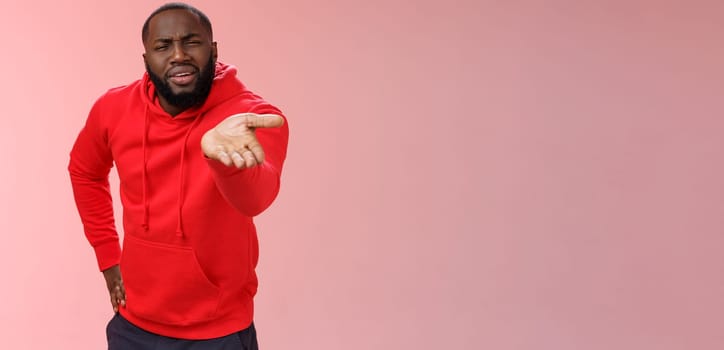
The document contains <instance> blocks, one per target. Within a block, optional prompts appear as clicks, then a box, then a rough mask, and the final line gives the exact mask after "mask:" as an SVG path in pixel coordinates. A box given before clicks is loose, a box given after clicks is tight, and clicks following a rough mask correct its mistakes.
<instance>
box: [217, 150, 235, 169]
mask: <svg viewBox="0 0 724 350" xmlns="http://www.w3.org/2000/svg"><path fill="white" fill-rule="evenodd" d="M216 157H217V160H218V161H220V162H222V163H224V165H226V166H231V164H233V160H232V159H231V157H230V156H229V154H228V153H226V151H224V149H223V148H221V147H220V149H219V150H218V151H217V152H216Z"/></svg>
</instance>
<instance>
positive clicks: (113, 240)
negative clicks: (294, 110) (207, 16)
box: [68, 63, 289, 339]
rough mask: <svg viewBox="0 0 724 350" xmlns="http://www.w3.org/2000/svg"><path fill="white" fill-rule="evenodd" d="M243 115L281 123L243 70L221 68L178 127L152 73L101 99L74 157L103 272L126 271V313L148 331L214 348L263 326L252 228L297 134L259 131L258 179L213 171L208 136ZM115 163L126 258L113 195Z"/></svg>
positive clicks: (78, 191) (72, 167)
mask: <svg viewBox="0 0 724 350" xmlns="http://www.w3.org/2000/svg"><path fill="white" fill-rule="evenodd" d="M244 112H250V113H259V114H262V113H273V114H278V115H281V112H280V111H279V110H278V109H277V108H276V107H274V106H272V105H270V104H269V103H267V102H265V101H264V100H262V99H261V98H260V97H259V96H257V95H255V94H253V93H252V92H250V91H249V90H247V89H246V88H245V87H244V85H243V84H242V83H241V82H240V81H239V80H238V79H237V78H236V68H234V67H232V66H229V65H224V64H221V63H217V65H216V76H215V78H214V82H213V86H212V88H211V93H210V94H209V97H208V99H207V100H206V102H205V103H204V104H203V106H201V107H199V108H193V109H189V110H186V111H184V112H182V113H181V114H178V115H176V116H175V117H172V116H171V115H169V114H168V113H166V112H165V111H164V110H163V108H161V106H160V105H159V102H158V99H157V98H156V95H155V89H154V86H153V84H152V83H151V81H150V80H149V78H148V74H147V73H146V74H145V75H144V76H143V78H142V79H140V80H137V81H135V82H134V83H132V84H130V85H128V86H124V87H120V88H116V89H112V90H110V91H108V92H107V93H106V94H105V95H103V96H102V97H101V98H100V99H98V101H97V102H96V103H95V105H94V106H93V108H92V109H91V111H90V114H89V116H88V120H87V122H86V125H85V127H84V128H83V130H81V132H80V134H79V135H78V139H77V140H76V142H75V145H74V146H73V150H72V151H71V154H70V164H69V166H68V170H69V171H70V177H71V182H72V184H73V192H74V195H75V201H76V205H77V207H78V211H79V213H80V217H81V220H82V222H83V227H84V230H85V234H86V237H87V238H88V241H89V242H90V243H91V245H92V246H93V248H94V249H95V253H96V257H97V260H98V266H99V268H100V269H101V270H105V269H107V268H109V267H111V266H113V265H116V264H119V263H120V268H121V274H122V276H123V282H124V285H125V287H126V307H125V308H123V307H121V308H120V313H121V314H122V315H123V316H124V317H125V318H126V319H128V320H129V321H130V322H132V323H134V324H135V325H137V326H139V327H141V328H143V329H145V330H147V331H149V332H153V333H157V334H161V335H165V336H169V337H175V338H184V339H207V338H214V337H220V336H224V335H227V334H230V333H233V332H236V331H239V330H242V329H244V328H246V327H248V326H249V325H250V324H251V322H252V319H253V297H254V295H255V294H256V289H257V278H256V273H255V271H254V269H255V267H256V264H257V259H258V253H259V248H258V242H257V236H256V228H255V226H254V222H253V219H252V217H253V216H255V215H258V214H259V213H261V212H262V211H263V210H264V209H266V208H267V207H268V206H269V205H270V204H271V202H272V201H273V200H274V198H275V197H276V195H277V193H278V192H279V178H280V175H281V170H282V164H283V162H284V159H285V157H286V149H287V140H288V137H289V129H288V127H287V123H284V126H283V127H281V128H273V129H257V130H256V135H257V138H258V139H259V141H260V143H261V144H262V146H263V147H264V153H265V160H264V163H263V164H261V165H259V166H256V167H254V168H250V169H244V170H238V169H236V168H233V167H226V166H224V165H223V164H222V163H220V162H218V161H214V160H210V159H208V158H206V157H204V155H203V153H202V151H201V146H200V143H201V136H203V135H204V133H205V132H206V131H207V130H209V129H211V128H213V127H214V126H216V124H218V123H219V122H221V121H222V120H224V119H225V118H226V117H228V116H230V115H232V114H236V113H244ZM114 162H115V165H116V167H117V171H118V175H119V178H120V193H121V202H122V204H123V229H124V239H123V251H122V253H121V247H120V245H119V241H118V234H117V233H116V228H115V223H114V221H113V205H112V203H111V195H110V192H109V186H108V173H109V171H110V169H111V167H112V166H113V163H114Z"/></svg>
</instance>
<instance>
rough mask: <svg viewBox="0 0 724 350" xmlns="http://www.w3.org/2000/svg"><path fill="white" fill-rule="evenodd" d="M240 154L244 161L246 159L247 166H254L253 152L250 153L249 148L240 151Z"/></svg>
mask: <svg viewBox="0 0 724 350" xmlns="http://www.w3.org/2000/svg"><path fill="white" fill-rule="evenodd" d="M242 156H243V157H244V161H246V167H247V168H251V167H253V166H256V158H254V153H252V152H251V151H250V150H248V149H247V150H245V151H244V153H242Z"/></svg>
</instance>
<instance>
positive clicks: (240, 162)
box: [231, 151, 246, 169]
mask: <svg viewBox="0 0 724 350" xmlns="http://www.w3.org/2000/svg"><path fill="white" fill-rule="evenodd" d="M231 160H232V161H233V162H234V166H236V167H237V168H239V169H241V168H243V167H244V165H245V164H246V161H245V160H244V157H242V156H241V154H239V152H237V151H233V152H231Z"/></svg>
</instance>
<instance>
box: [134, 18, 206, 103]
mask: <svg viewBox="0 0 724 350" xmlns="http://www.w3.org/2000/svg"><path fill="white" fill-rule="evenodd" d="M144 47H145V50H146V52H145V54H144V55H143V58H144V61H145V63H146V70H147V71H148V74H149V76H150V78H151V81H152V82H153V84H154V85H155V86H156V91H157V93H158V95H159V99H160V100H161V105H162V106H163V107H164V109H166V110H167V111H169V112H170V113H171V114H176V113H179V112H181V111H183V110H185V109H187V108H189V107H193V106H197V105H200V104H202V103H203V102H204V100H206V97H207V96H208V94H209V91H210V89H211V83H212V81H213V77H214V64H215V63H216V55H217V51H216V43H215V42H212V41H211V37H210V33H209V32H208V31H207V30H206V29H205V28H204V27H203V26H202V25H201V22H200V21H199V18H198V17H197V16H196V15H195V14H193V13H191V12H189V11H186V10H168V11H164V12H161V13H159V14H157V15H156V16H154V17H153V18H151V21H150V22H149V25H148V37H147V38H146V41H145V42H144Z"/></svg>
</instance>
